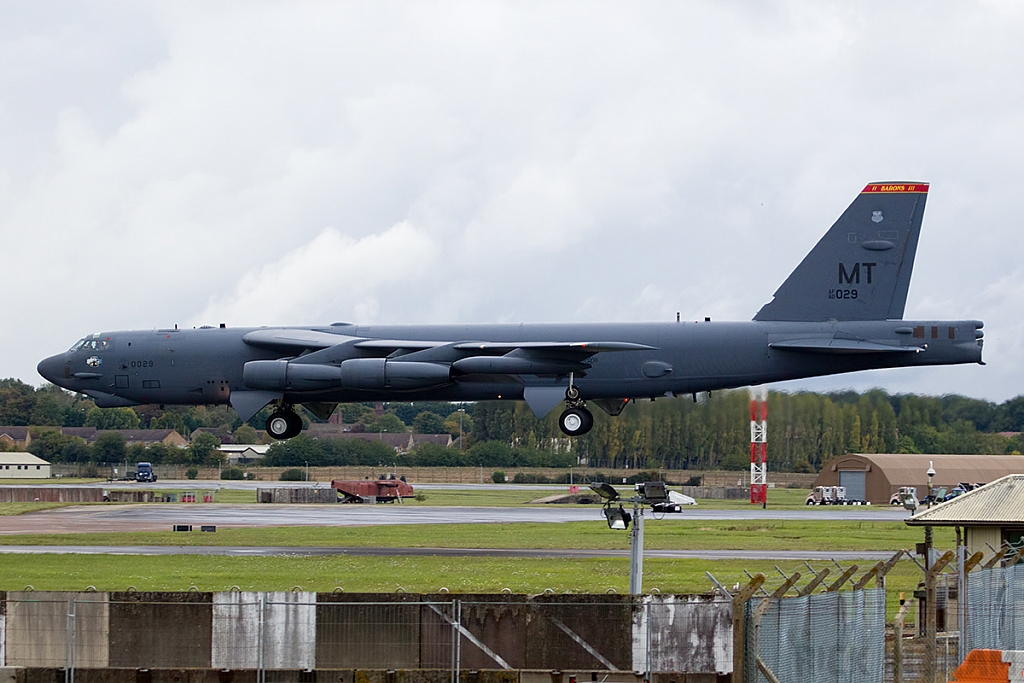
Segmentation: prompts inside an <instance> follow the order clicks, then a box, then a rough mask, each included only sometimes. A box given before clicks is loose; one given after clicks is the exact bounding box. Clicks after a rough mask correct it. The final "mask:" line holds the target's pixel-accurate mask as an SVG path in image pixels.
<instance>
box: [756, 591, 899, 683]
mask: <svg viewBox="0 0 1024 683" xmlns="http://www.w3.org/2000/svg"><path fill="white" fill-rule="evenodd" d="M761 601H762V598H754V599H752V600H749V601H747V605H746V610H745V612H746V614H745V619H746V629H745V635H746V640H747V651H748V653H750V654H751V656H748V657H746V659H745V661H746V671H745V680H747V681H757V682H758V683H761V682H764V683H769V681H768V679H767V678H766V677H765V675H764V674H763V673H762V672H761V671H759V670H758V668H757V666H756V657H758V656H759V657H760V658H761V660H762V661H763V662H764V664H765V665H766V666H767V668H768V669H770V670H771V671H772V672H773V673H774V674H775V675H776V676H777V677H778V679H779V680H780V681H815V682H816V683H832V682H834V683H883V680H884V677H885V591H884V590H883V589H880V588H871V589H863V590H856V591H844V592H838V591H835V592H826V593H817V594H812V595H804V596H800V597H793V598H779V599H770V604H769V606H768V609H767V611H765V612H764V616H763V617H761V619H760V623H759V624H755V622H754V618H753V613H754V609H755V608H756V607H757V605H758V604H760V603H761Z"/></svg>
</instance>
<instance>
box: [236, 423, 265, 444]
mask: <svg viewBox="0 0 1024 683" xmlns="http://www.w3.org/2000/svg"><path fill="white" fill-rule="evenodd" d="M233 436H234V438H235V443H238V444H252V443H259V442H260V440H259V434H257V433H256V430H255V429H253V428H252V427H250V426H249V425H247V424H243V425H241V426H239V427H238V429H236V430H235V433H234V434H233Z"/></svg>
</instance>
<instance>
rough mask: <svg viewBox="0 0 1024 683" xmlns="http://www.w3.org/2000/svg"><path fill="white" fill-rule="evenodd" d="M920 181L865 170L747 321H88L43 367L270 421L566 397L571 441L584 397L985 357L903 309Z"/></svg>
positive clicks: (542, 411) (56, 378)
mask: <svg viewBox="0 0 1024 683" xmlns="http://www.w3.org/2000/svg"><path fill="white" fill-rule="evenodd" d="M927 198H928V185H927V184H926V183H916V182H886V183H871V184H870V185H868V186H867V187H865V188H864V190H863V191H862V192H861V193H860V194H859V195H858V196H857V198H856V199H855V200H854V201H853V203H852V204H851V205H850V206H849V208H848V209H847V210H846V211H845V212H844V213H843V215H842V216H841V217H840V218H839V220H837V221H836V222H835V224H834V225H833V226H832V227H831V228H830V229H829V231H828V232H827V233H826V234H825V236H824V237H822V238H821V240H820V241H819V242H818V244H817V245H815V247H814V248H813V249H812V250H811V251H810V253H809V254H807V256H806V257H805V258H804V259H803V261H802V262H801V263H800V265H798V266H797V268H796V270H794V271H793V272H792V274H790V276H789V277H788V278H787V279H786V281H785V282H783V283H782V286H781V287H779V289H778V290H777V291H776V292H775V296H774V298H773V299H772V301H770V302H769V303H767V304H765V305H764V306H763V307H762V308H761V310H760V311H758V313H757V315H755V316H754V319H753V320H752V321H750V322H711V321H710V320H705V322H694V323H691V322H679V321H678V320H677V321H676V322H666V323H607V324H605V323H588V324H557V323H556V324H472V325H356V324H349V323H335V324H333V325H328V326H323V327H257V328H228V327H225V326H224V325H223V324H222V325H220V326H219V327H209V328H207V327H203V328H199V329H193V330H179V329H177V327H175V328H174V329H163V330H147V331H130V332H102V333H98V334H93V335H90V336H88V337H85V338H84V339H81V340H79V341H77V342H75V344H74V346H72V347H71V348H70V349H69V350H68V351H67V352H65V353H62V354H58V355H56V356H51V357H50V358H47V359H45V360H43V361H42V362H41V363H39V373H40V374H41V375H42V376H43V377H45V378H46V379H47V380H49V381H50V382H53V383H54V384H57V385H59V386H61V387H64V388H65V389H68V390H70V391H75V392H80V393H82V394H85V395H87V396H89V397H90V398H91V399H92V400H93V401H95V403H96V405H97V406H99V407H117V406H135V405H139V404H146V403H149V404H175V405H196V404H218V403H220V404H224V403H229V404H230V405H231V406H232V407H234V409H235V410H236V411H237V412H238V415H239V417H240V418H241V419H242V420H249V419H251V418H252V417H253V416H254V415H255V414H256V413H257V412H259V411H260V410H262V409H263V408H264V407H266V406H268V405H272V406H273V407H274V411H273V414H272V415H271V416H270V418H269V419H268V420H267V424H266V430H267V433H268V434H270V436H272V437H273V438H275V439H288V438H291V437H293V436H296V435H297V434H298V433H299V432H300V431H301V429H302V420H301V419H300V418H299V416H298V414H297V413H296V412H295V410H294V407H295V406H296V405H303V406H305V407H306V408H307V409H308V410H309V411H310V412H312V413H313V414H314V415H316V416H318V417H320V418H321V419H326V418H327V417H329V416H330V414H331V413H332V412H333V411H334V409H335V408H336V407H337V404H338V403H343V402H355V401H493V400H509V401H518V400H525V401H526V402H527V403H528V404H529V406H530V408H531V409H532V410H533V412H534V413H535V414H536V415H537V416H538V417H541V416H544V415H546V414H547V413H549V412H550V411H551V410H553V409H554V408H555V407H556V406H558V405H559V404H560V403H562V402H563V401H564V404H565V408H564V410H563V412H562V413H561V416H560V418H559V425H560V427H561V429H562V431H563V432H565V433H566V434H567V435H569V436H578V435H581V434H585V433H587V432H588V431H589V430H590V429H591V427H592V426H593V419H594V418H593V415H592V413H591V412H590V410H589V409H588V407H587V406H588V404H592V405H596V406H598V407H599V408H601V409H603V410H605V411H606V412H607V413H609V414H610V415H618V414H619V413H620V412H621V411H622V409H623V408H624V407H625V406H626V405H627V403H628V402H629V401H630V400H634V399H639V398H658V397H662V396H678V395H691V394H692V395H694V397H696V394H697V393H698V392H705V391H714V390H719V389H727V388H732V387H742V386H747V385H757V384H763V383H766V382H777V381H780V380H789V379H796V378H801V377H815V376H821V375H834V374H839V373H845V372H854V371H858V370H868V369H873V368H894V367H906V366H917V365H951V364H956V363H981V362H982V361H981V351H982V336H983V333H982V331H981V328H982V323H981V322H980V321H977V320H915V321H908V320H903V319H902V318H903V310H904V307H905V305H906V301H907V291H908V289H909V287H910V275H911V270H912V268H913V264H914V256H915V253H916V251H917V242H918V236H919V234H920V229H921V220H922V216H923V214H924V207H925V201H926V200H927Z"/></svg>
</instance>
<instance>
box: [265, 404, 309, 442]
mask: <svg viewBox="0 0 1024 683" xmlns="http://www.w3.org/2000/svg"><path fill="white" fill-rule="evenodd" d="M301 431H302V418H301V417H299V416H298V415H296V414H295V411H293V410H292V409H291V408H290V407H285V408H279V409H278V410H276V411H275V412H274V414H272V415H271V416H270V417H269V418H267V434H269V435H270V436H271V438H274V439H277V440H278V441H280V440H282V439H290V438H292V437H293V436H298V435H299V433H300V432H301Z"/></svg>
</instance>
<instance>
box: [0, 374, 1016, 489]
mask: <svg viewBox="0 0 1024 683" xmlns="http://www.w3.org/2000/svg"><path fill="white" fill-rule="evenodd" d="M748 406H749V396H748V393H747V392H746V391H744V390H736V391H722V392H715V393H714V394H713V395H710V396H708V395H701V396H700V400H699V401H696V402H694V401H691V400H689V399H684V398H676V399H667V398H666V399H658V400H656V401H647V400H644V401H638V402H635V403H630V404H629V405H628V406H627V407H626V409H625V410H624V411H623V412H622V414H621V415H619V416H618V417H614V418H613V417H609V416H608V415H606V414H604V413H603V412H602V411H601V410H600V409H599V408H597V407H596V406H592V408H593V412H594V418H595V420H594V428H593V430H591V431H590V432H589V433H588V434H586V435H584V436H581V437H577V438H575V439H567V438H566V437H565V436H564V435H563V434H562V433H561V431H560V430H559V428H558V423H557V418H558V410H555V411H553V412H552V413H551V414H549V415H547V416H545V417H543V418H539V419H538V418H537V417H535V416H534V415H533V413H532V412H531V411H530V409H529V408H528V407H527V406H526V404H525V403H522V402H517V403H512V402H502V401H491V402H486V401H485V402H480V403H475V404H452V403H446V402H418V403H400V404H399V403H396V404H387V405H385V406H384V411H383V412H382V413H381V412H380V407H379V406H378V407H375V406H374V405H373V404H366V403H353V404H344V405H341V406H339V407H338V410H339V411H340V413H341V416H342V418H343V420H344V422H345V423H347V424H349V425H352V427H351V430H352V431H356V432H358V431H365V432H378V431H380V432H406V431H410V430H411V431H414V432H418V433H449V434H452V435H453V436H455V437H457V436H458V435H459V434H462V435H463V437H464V439H463V441H462V443H461V444H459V445H457V446H455V447H452V448H443V447H440V446H436V445H433V444H423V445H421V446H419V447H418V448H417V449H416V450H415V451H413V452H411V453H403V454H398V455H396V454H395V453H394V451H393V450H392V449H390V448H388V447H387V446H385V445H384V444H381V443H379V442H378V443H376V444H373V442H363V441H357V440H343V441H331V440H327V439H311V438H308V437H306V436H303V437H298V438H296V439H293V440H291V441H289V442H284V443H277V444H274V445H273V447H272V448H271V449H270V452H269V453H268V456H267V458H268V460H265V461H264V462H266V464H268V465H270V464H272V463H275V464H280V465H285V466H294V465H298V464H303V463H305V462H307V461H308V462H309V463H310V464H323V465H346V464H354V465H359V464H366V465H385V464H399V465H406V466H413V465H415V466H450V467H454V466H483V467H530V466H536V467H568V466H570V465H577V464H584V463H585V464H587V465H588V466H590V467H595V468H596V467H608V468H622V467H630V468H635V469H657V468H670V469H698V470H699V469H707V470H711V469H736V470H741V469H747V468H748V467H749V464H750V429H749V408H748ZM268 416H269V409H265V410H264V411H262V412H261V413H260V414H258V415H257V416H255V417H254V418H253V419H252V420H250V421H249V424H247V425H246V424H243V423H242V421H241V420H239V419H238V416H237V415H236V414H235V412H234V411H233V410H232V409H231V408H229V407H227V406H171V407H168V408H166V409H161V408H159V407H158V406H151V405H147V406H138V407H135V408H114V409H99V408H97V407H96V406H95V405H94V404H93V403H92V401H90V400H88V399H87V398H85V397H83V396H81V395H75V394H72V393H70V392H67V391H64V390H63V389H60V388H59V387H55V386H53V385H44V386H43V387H41V388H38V389H37V388H35V387H32V386H30V385H28V384H25V383H23V382H20V381H18V380H13V379H7V380H0V425H14V426H37V427H39V428H40V429H39V430H38V431H37V433H36V435H35V436H34V438H33V441H32V446H30V450H32V451H33V452H35V453H36V454H37V455H39V456H40V457H43V458H45V459H47V460H50V461H51V462H79V463H81V462H92V463H113V462H122V461H124V460H125V459H127V460H128V461H129V462H131V461H137V460H149V461H150V462H155V463H169V464H197V465H202V464H214V463H215V461H216V459H217V457H218V455H217V454H215V451H216V446H217V445H219V442H218V441H217V439H216V438H215V437H212V436H211V435H208V434H207V435H205V436H202V437H201V438H199V441H198V444H197V443H196V441H195V440H193V443H192V444H190V446H189V448H187V449H178V448H174V447H168V446H163V445H160V444H157V445H153V446H150V447H148V448H144V447H142V446H140V445H137V444H135V445H125V444H124V443H123V439H122V440H121V443H115V442H116V441H117V440H118V439H117V436H116V435H103V437H102V438H101V439H100V440H97V441H96V442H95V443H93V444H88V445H87V444H86V443H85V442H84V440H81V439H76V438H75V437H65V436H63V435H61V434H60V433H59V432H56V431H55V430H52V429H50V430H47V429H46V427H62V426H64V427H77V426H93V427H96V428H98V429H136V428H151V429H177V430H178V432H179V433H181V434H182V435H183V436H186V437H187V436H188V435H189V434H191V433H192V432H193V431H194V430H195V429H196V428H198V427H215V428H219V429H224V430H226V431H229V432H232V433H233V434H234V435H235V436H236V437H237V438H238V439H239V442H252V441H253V440H255V435H256V431H255V430H256V429H262V428H263V426H264V422H265V420H266V418H267V417H268ZM303 419H304V421H305V422H306V423H310V422H318V421H320V420H318V419H317V418H316V417H314V416H313V415H311V414H309V413H306V412H305V411H303ZM34 431H35V430H34ZM1021 431H1024V396H1018V397H1016V398H1013V399H1010V400H1008V401H1005V402H1003V403H993V402H989V401H984V400H980V399H973V398H967V397H964V396H957V395H947V396H941V397H931V396H918V395H914V394H889V393H887V392H885V391H881V390H873V391H868V392H864V393H858V392H853V391H848V392H836V393H811V392H800V393H792V394H790V393H779V392H771V393H769V396H768V454H769V455H768V457H769V462H770V467H771V468H772V469H774V470H778V471H804V472H814V471H818V470H820V469H821V467H822V466H823V465H824V464H825V463H827V462H828V461H829V460H831V459H832V458H835V457H837V456H840V455H843V454H845V453H850V452H862V453H883V452H889V453H963V454H968V453H986V454H1000V453H1020V452H1021V451H1024V440H1022V438H1021V436H1020V435H1019V434H1012V433H1014V432H1021ZM1001 432H1004V433H1005V432H1009V433H1011V434H1009V435H1005V434H1002V433H1001ZM198 437H200V435H197V438H198ZM360 444H362V445H360ZM367 444H370V445H367ZM279 461H280V462H279Z"/></svg>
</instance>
